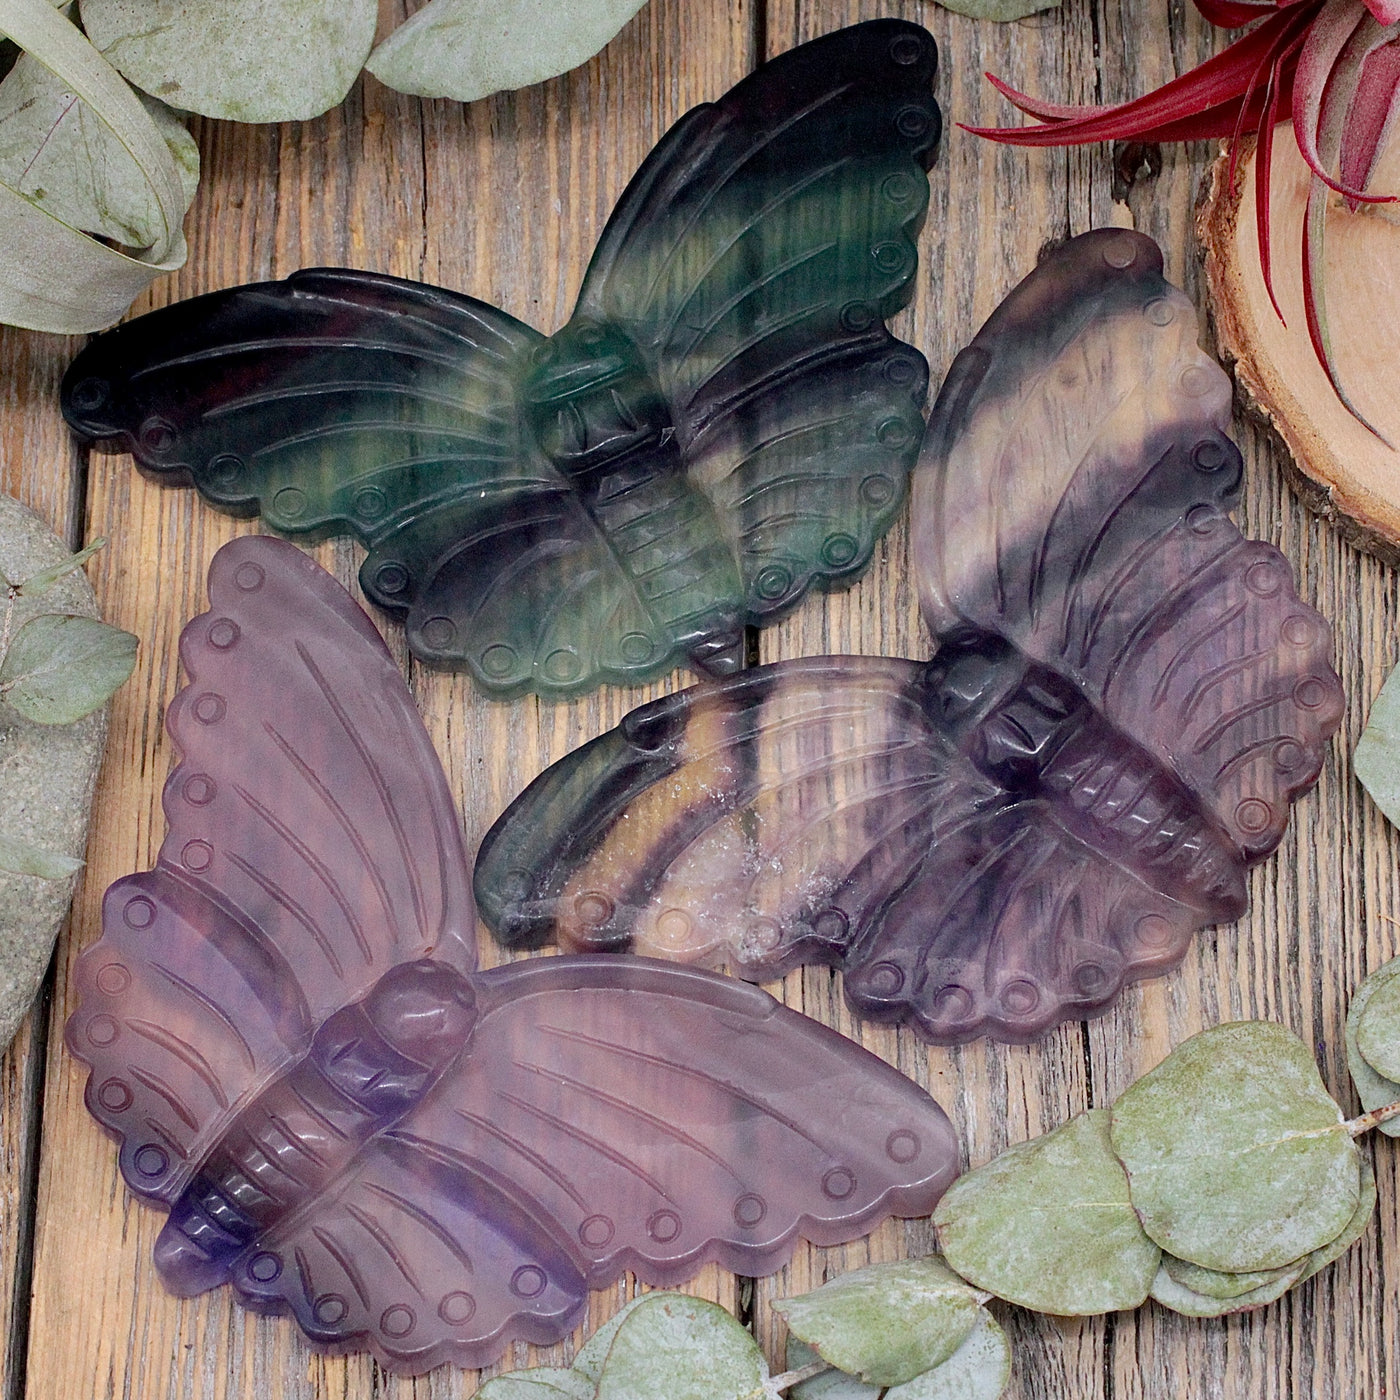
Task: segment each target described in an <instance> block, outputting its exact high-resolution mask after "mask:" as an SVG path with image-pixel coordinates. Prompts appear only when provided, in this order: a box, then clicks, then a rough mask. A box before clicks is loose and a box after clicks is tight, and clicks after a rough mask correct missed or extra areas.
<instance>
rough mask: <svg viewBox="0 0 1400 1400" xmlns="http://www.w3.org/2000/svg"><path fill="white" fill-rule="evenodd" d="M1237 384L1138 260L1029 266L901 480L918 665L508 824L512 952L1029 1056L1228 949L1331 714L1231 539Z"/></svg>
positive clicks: (1278, 576) (687, 696)
mask: <svg viewBox="0 0 1400 1400" xmlns="http://www.w3.org/2000/svg"><path fill="white" fill-rule="evenodd" d="M1229 411H1230V386H1229V381H1228V379H1227V378H1226V376H1225V375H1224V374H1223V372H1222V371H1221V370H1220V368H1219V367H1218V366H1217V365H1215V364H1214V363H1213V362H1211V361H1210V360H1209V359H1207V358H1206V356H1205V355H1204V354H1203V353H1202V352H1201V350H1200V348H1199V346H1198V345H1197V343H1196V321H1195V313H1194V309H1193V308H1192V307H1191V305H1190V303H1189V302H1188V301H1187V299H1186V298H1185V297H1184V296H1183V295H1182V294H1181V293H1180V292H1178V291H1177V290H1176V289H1175V288H1173V287H1171V286H1170V285H1169V284H1168V283H1167V282H1166V281H1165V280H1164V278H1163V277H1162V262H1161V255H1160V252H1159V251H1158V250H1157V248H1156V246H1155V245H1154V244H1152V243H1151V241H1150V240H1148V239H1146V238H1144V237H1142V236H1140V235H1137V234H1132V233H1126V232H1114V231H1109V230H1105V231H1101V232H1097V233H1091V234H1086V235H1083V236H1082V237H1080V238H1077V239H1073V240H1071V241H1070V242H1068V243H1066V244H1064V245H1062V246H1061V247H1060V248H1058V249H1056V250H1054V251H1053V252H1051V253H1050V254H1049V255H1047V257H1046V258H1045V259H1044V260H1043V262H1042V264H1041V266H1040V267H1039V268H1037V270H1036V271H1035V272H1033V273H1032V274H1031V275H1030V276H1029V277H1028V278H1027V279H1026V280H1025V281H1024V282H1023V283H1022V284H1021V285H1020V286H1019V287H1018V288H1016V289H1015V290H1014V291H1013V292H1012V293H1011V295H1010V296H1009V297H1008V298H1007V299H1006V301H1005V302H1003V303H1002V305H1001V307H1000V308H999V309H998V310H997V311H996V312H995V313H994V314H993V316H992V317H991V319H990V320H989V321H988V322H987V324H986V326H984V327H983V329H982V330H981V331H980V332H979V333H978V335H977V336H976V338H975V339H974V340H973V342H972V343H971V344H970V345H969V346H968V347H967V348H966V349H965V350H964V351H963V352H962V353H961V354H960V355H959V356H958V358H957V359H956V360H955V361H954V363H953V365H952V367H951V368H950V370H949V373H948V376H947V378H946V380H945V382H944V385H943V388H942V390H941V392H940V394H939V398H938V401H937V403H936V404H935V407H934V411H933V413H932V415H931V418H930V422H929V428H928V433H927V436H926V439H925V444H924V448H923V452H922V455H921V458H920V463H919V466H918V468H917V470H916V473H915V479H914V489H913V499H912V520H913V531H912V540H913V558H914V565H915V575H916V578H917V581H918V584H919V589H920V598H921V603H922V606H923V613H924V617H925V620H926V621H927V623H928V625H929V628H930V630H931V631H932V632H933V634H934V636H935V638H936V641H937V648H938V649H937V652H936V655H935V656H934V659H933V660H932V661H931V662H929V663H927V664H920V663H917V662H913V661H898V660H890V659H886V658H874V657H855V656H848V657H823V658H810V659H804V660H798V661H790V662H780V663H776V664H774V665H771V666H765V667H760V668H758V669H756V670H754V671H751V672H748V673H746V674H744V675H740V676H734V677H729V678H726V679H724V680H722V681H715V682H711V683H707V684H703V685H701V686H699V687H696V688H694V689H692V690H690V691H686V692H683V693H681V694H679V695H675V696H670V697H667V698H665V699H663V700H659V701H656V702H653V703H652V704H651V705H648V706H643V707H642V708H641V709H639V710H636V711H634V712H633V713H632V714H631V715H629V716H627V717H626V718H625V719H624V720H623V722H622V724H621V725H620V726H619V727H618V728H617V729H615V730H613V731H612V732H611V733H608V734H605V735H603V736H602V737H600V738H598V739H596V740H594V741H593V742H592V743H590V744H586V745H584V746H583V747H582V748H581V749H579V750H577V751H576V752H575V753H573V754H571V755H569V756H567V757H566V758H565V759H564V760H562V761H561V762H560V763H558V764H556V765H555V766H554V768H552V769H550V770H548V771H546V772H545V773H544V774H542V775H541V776H540V777H539V778H538V779H536V781H535V782H534V783H533V784H532V785H531V786H530V787H529V788H527V789H526V791H525V792H524V793H523V794H522V795H521V796H520V797H519V798H518V799H517V800H516V802H515V803H513V804H512V806H511V808H509V809H508V810H507V812H506V813H505V814H504V815H503V816H502V817H501V818H500V820H499V821H498V822H497V823H496V825H495V826H494V827H493V828H492V830H491V832H490V833H488V835H487V837H486V840H485V841H484V842H483V843H482V847H481V851H480V853H479V855H478V860H477V867H476V876H475V882H476V893H477V899H478V904H479V907H480V908H481V910H482V913H483V915H484V916H485V918H486V920H487V922H488V923H489V924H490V925H491V927H492V928H493V930H495V932H496V934H497V936H498V937H499V938H501V939H502V940H503V941H504V942H506V943H507V944H510V945H513V946H521V947H530V946H538V945H539V944H541V943H544V942H548V941H550V940H554V941H557V942H558V943H560V945H561V946H563V947H566V948H571V949H579V950H590V951H602V950H605V949H606V950H613V951H616V950H629V949H630V950H636V951H639V952H645V953H649V954H653V955H656V956H666V957H675V958H679V959H682V960H688V961H698V962H708V963H713V964H727V965H729V966H731V967H733V968H734V969H735V970H736V971H739V972H741V973H742V974H743V975H744V976H747V977H751V978H754V979H755V980H763V979H766V978H768V977H772V976H776V975H778V974H780V973H782V972H784V971H787V970H788V969H790V968H791V967H793V966H795V965H797V964H799V963H802V962H824V963H828V964H831V965H834V966H838V967H840V968H842V969H844V972H845V979H844V986H845V993H846V996H847V999H848V1000H849V1001H850V1003H851V1005H852V1006H853V1007H854V1008H855V1009H856V1010H857V1011H858V1012H860V1013H861V1014H862V1015H865V1016H869V1017H872V1018H875V1019H880V1020H892V1021H898V1022H901V1023H906V1024H909V1025H910V1026H912V1027H913V1028H914V1029H915V1030H917V1031H918V1032H919V1034H921V1035H922V1036H924V1037H925V1038H927V1039H930V1040H933V1041H938V1042H958V1041H963V1040H967V1039H970V1038H972V1037H974V1036H977V1035H981V1034H993V1035H996V1036H998V1037H1001V1038H1004V1039H1009V1040H1028V1039H1033V1038H1035V1037H1036V1036H1038V1035H1040V1034H1042V1033H1044V1031H1045V1030H1047V1029H1048V1028H1049V1027H1051V1026H1053V1025H1054V1024H1056V1022H1058V1021H1061V1020H1064V1019H1067V1018H1071V1017H1077V1016H1083V1015H1089V1014H1093V1013H1096V1012H1101V1011H1103V1010H1104V1009H1106V1008H1107V1007H1108V1006H1109V1005H1110V1004H1111V1003H1112V1001H1113V1000H1114V998H1115V997H1116V996H1117V994H1118V991H1119V990H1120V988H1121V987H1122V986H1123V985H1124V983H1125V982H1127V981H1130V980H1132V979H1135V978H1141V977H1145V976H1149V975H1153V974H1157V973H1161V972H1164V971H1166V970H1168V969H1170V968H1171V967H1173V966H1175V965H1176V963H1177V962H1179V960H1180V959H1181V957H1182V956H1183V954H1184V952H1185V949H1186V946H1187V943H1188V940H1189V938H1190V936H1191V934H1192V933H1193V932H1194V931H1195V930H1196V929H1198V928H1200V927H1202V926H1204V925H1206V924H1211V923H1216V922H1219V921H1222V920H1229V919H1234V918H1237V917H1239V916H1240V915H1241V914H1242V913H1243V912H1244V909H1245V907H1246V875H1247V871H1248V869H1249V867H1250V866H1251V865H1252V864H1254V863H1255V862H1256V861H1258V860H1261V859H1263V858H1264V857H1265V856H1266V855H1268V854H1269V852H1271V851H1272V850H1273V849H1274V847H1275V846H1276V845H1277V844H1278V842H1279V840H1280V839H1281V837H1282V835H1283V831H1284V828H1285V825H1286V823H1287V819H1288V809H1289V804H1290V802H1291V801H1292V800H1293V799H1294V798H1295V797H1296V796H1297V795H1299V794H1300V793H1302V792H1304V791H1306V790H1307V789H1308V788H1309V787H1310V786H1311V784H1312V783H1313V782H1314V781H1315V780H1316V777H1317V774H1318V771H1319V769H1320V767H1321V764H1322V760H1323V750H1324V746H1325V744H1326V742H1327V740H1328V739H1329V738H1330V736H1331V734H1332V733H1333V731H1334V730H1335V729H1336V727H1337V724H1338V723H1339V721H1340V718H1341V713H1342V697H1341V688H1340V684H1339V682H1338V680H1337V677H1336V674H1335V673H1334V672H1333V670H1332V667H1331V665H1330V661H1329V652H1330V645H1331V635H1330V629H1329V628H1328V626H1327V624H1326V622H1325V621H1324V620H1323V619H1322V618H1320V617H1318V616H1317V614H1316V613H1314V612H1313V611H1312V609H1311V608H1309V607H1307V606H1306V605H1305V604H1303V603H1302V602H1300V601H1299V599H1298V597H1297V594H1296V592H1295V591H1294V587H1293V582H1292V576H1291V570H1290V569H1289V566H1288V563H1287V561H1286V560H1285V559H1284V558H1283V556H1282V555H1281V554H1280V553H1279V551H1278V550H1276V549H1274V548H1273V547H1272V546H1270V545H1267V544H1264V543H1261V542H1259V541H1255V540H1247V539H1245V538H1244V537H1243V536H1242V535H1241V534H1240V532H1239V531H1238V529H1236V527H1235V526H1234V524H1233V523H1232V522H1231V521H1230V519H1229V514H1228V512H1229V510H1230V509H1231V508H1232V507H1233V505H1234V503H1235V501H1236V499H1237V497H1238V492H1239V487H1240V480H1241V472H1242V463H1241V459H1240V455H1239V452H1238V450H1237V449H1236V448H1235V446H1234V444H1233V443H1232V442H1231V441H1230V439H1229V437H1228V436H1227V435H1226V431H1225V430H1226V427H1227V426H1228V423H1229Z"/></svg>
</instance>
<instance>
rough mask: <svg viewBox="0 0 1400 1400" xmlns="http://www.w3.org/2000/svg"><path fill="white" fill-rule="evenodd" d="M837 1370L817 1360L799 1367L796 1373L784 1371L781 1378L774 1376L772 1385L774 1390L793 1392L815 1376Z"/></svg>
mask: <svg viewBox="0 0 1400 1400" xmlns="http://www.w3.org/2000/svg"><path fill="white" fill-rule="evenodd" d="M835 1369H836V1368H835V1367H834V1366H828V1365H827V1364H826V1362H825V1361H821V1360H817V1361H813V1362H810V1363H809V1364H808V1365H806V1366H802V1367H799V1368H798V1369H797V1370H796V1371H784V1372H783V1373H782V1375H780V1376H773V1377H772V1378H771V1384H772V1386H773V1389H774V1390H778V1391H782V1390H791V1389H792V1388H793V1386H795V1385H801V1384H802V1382H803V1381H809V1380H811V1379H812V1378H813V1377H814V1376H823V1375H825V1374H826V1373H827V1372H828V1371H834V1370H835Z"/></svg>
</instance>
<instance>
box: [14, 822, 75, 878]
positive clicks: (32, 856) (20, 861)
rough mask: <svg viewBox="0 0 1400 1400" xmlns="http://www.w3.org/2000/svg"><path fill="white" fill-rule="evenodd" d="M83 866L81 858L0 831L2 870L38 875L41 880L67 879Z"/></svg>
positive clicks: (16, 873) (17, 873) (15, 873)
mask: <svg viewBox="0 0 1400 1400" xmlns="http://www.w3.org/2000/svg"><path fill="white" fill-rule="evenodd" d="M82 868H83V863H82V861H80V860H74V859H73V858H72V857H71V856H65V855H62V854H60V853H59V852H58V851H46V850H45V849H44V848H43V847H42V846H34V845H31V844H30V843H29V842H28V841H21V840H20V839H19V838H18V837H15V836H6V835H5V833H4V832H3V831H0V870H5V871H8V872H9V873H10V874H11V875H37V876H38V877H39V879H41V880H66V879H67V878H68V877H69V876H70V875H73V874H76V873H77V872H78V871H79V870H81V869H82Z"/></svg>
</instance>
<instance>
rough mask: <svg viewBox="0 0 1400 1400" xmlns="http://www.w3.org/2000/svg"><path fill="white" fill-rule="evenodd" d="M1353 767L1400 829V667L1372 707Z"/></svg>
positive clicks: (1396, 669) (1363, 785) (1352, 761)
mask: <svg viewBox="0 0 1400 1400" xmlns="http://www.w3.org/2000/svg"><path fill="white" fill-rule="evenodd" d="M1351 766H1352V771H1353V772H1355V774H1356V776H1357V777H1358V778H1359V779H1360V780H1361V786H1362V787H1364V788H1365V789H1366V791H1367V792H1369V793H1370V794H1371V798H1372V800H1373V801H1374V802H1375V804H1376V806H1377V807H1379V808H1380V809H1381V811H1382V812H1384V813H1385V815H1386V816H1387V817H1388V818H1389V819H1390V820H1391V821H1392V822H1393V823H1394V824H1395V825H1397V826H1400V666H1397V667H1396V668H1395V670H1393V671H1392V672H1391V673H1390V675H1389V677H1387V679H1386V683H1385V684H1384V685H1383V686H1382V687H1381V693H1380V694H1379V695H1377V696H1376V700H1375V703H1374V704H1373V705H1372V706H1371V713H1370V714H1369V715H1368V716H1367V717H1366V728H1365V729H1364V730H1363V731H1362V734H1361V738H1360V739H1358V740H1357V743H1356V749H1355V752H1353V754H1352V756H1351Z"/></svg>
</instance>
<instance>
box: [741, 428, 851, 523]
mask: <svg viewBox="0 0 1400 1400" xmlns="http://www.w3.org/2000/svg"><path fill="white" fill-rule="evenodd" d="M830 421H831V422H833V423H842V422H845V419H844V418H834V419H832V420H830ZM804 431H807V430H806V429H801V428H799V429H797V430H796V431H794V432H792V433H783V434H780V435H779V436H780V437H798V436H800V435H801V433H802V432H804ZM773 441H777V439H774V438H770V439H769V442H773ZM754 455H755V454H754V453H749V454H748V456H746V457H745V458H744V459H743V462H748V461H750V460H751V459H752V457H753V456H754ZM740 465H742V463H741V464H740ZM738 470H739V467H738V466H735V467H733V468H731V469H730V470H729V471H727V472H725V474H724V476H723V477H721V478H720V480H721V481H725V480H728V479H729V478H730V477H731V476H733V475H734V473H735V472H737V471H738ZM847 479H848V478H847V476H846V474H845V472H805V473H804V472H789V473H788V475H786V476H774V477H770V478H769V479H768V480H767V481H760V482H759V483H758V484H757V485H755V486H753V487H750V489H749V490H747V491H745V492H744V494H743V495H742V496H735V497H734V499H733V500H732V501H730V502H729V503H728V504H729V506H730V508H731V509H733V510H742V509H743V508H744V507H745V506H751V505H753V503H754V502H755V501H756V500H758V498H759V497H760V496H766V495H767V494H768V492H770V491H785V490H787V489H789V488H790V487H794V486H796V487H799V488H806V487H808V486H812V485H814V484H815V483H817V482H821V481H839V482H841V483H842V484H844V483H845V482H846V481H847ZM765 523H766V522H765ZM754 528H755V530H757V529H760V528H762V527H761V526H755V527H754ZM753 533H754V530H746V531H745V532H744V535H745V537H746V538H747V536H748V535H750V534H753Z"/></svg>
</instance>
